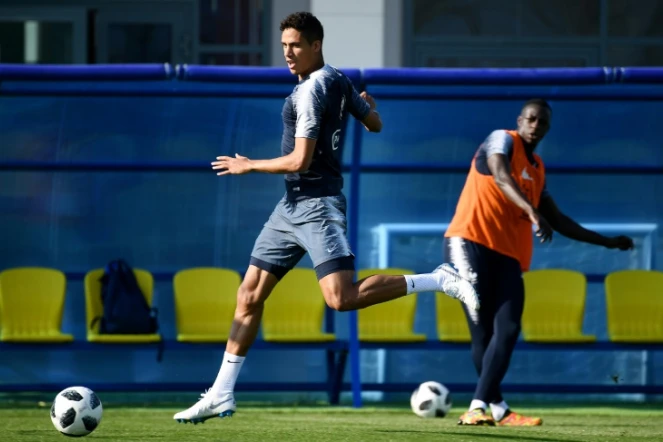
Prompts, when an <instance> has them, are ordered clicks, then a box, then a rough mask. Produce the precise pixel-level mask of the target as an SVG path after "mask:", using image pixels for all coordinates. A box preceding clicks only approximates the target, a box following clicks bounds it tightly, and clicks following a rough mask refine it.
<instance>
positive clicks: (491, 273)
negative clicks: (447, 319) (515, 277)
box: [444, 237, 496, 338]
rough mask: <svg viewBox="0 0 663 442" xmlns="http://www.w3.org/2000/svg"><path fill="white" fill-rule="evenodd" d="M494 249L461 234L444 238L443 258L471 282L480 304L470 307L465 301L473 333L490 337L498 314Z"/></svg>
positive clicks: (477, 335)
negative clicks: (474, 307) (495, 294)
mask: <svg viewBox="0 0 663 442" xmlns="http://www.w3.org/2000/svg"><path fill="white" fill-rule="evenodd" d="M494 254H495V252H493V251H492V250H490V249H488V248H486V247H484V246H482V245H480V244H477V243H475V242H473V241H469V240H466V239H464V238H460V237H452V238H445V239H444V262H447V263H450V264H453V266H454V267H455V268H456V269H457V270H458V273H459V274H460V275H461V276H462V277H463V278H465V279H467V280H468V281H470V282H471V283H472V285H473V286H474V289H475V290H476V292H477V294H478V296H479V300H480V301H481V308H480V309H479V311H478V312H476V311H474V310H472V311H470V310H469V309H468V308H467V306H466V305H465V304H462V306H463V310H464V311H465V316H466V317H467V321H468V325H469V327H470V331H471V332H472V336H476V337H481V336H485V337H486V338H490V335H491V334H492V330H493V321H494V318H495V296H494V292H495V277H496V270H495V269H494V268H493V265H492V261H493V259H494Z"/></svg>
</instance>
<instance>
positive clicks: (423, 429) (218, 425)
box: [0, 403, 663, 442]
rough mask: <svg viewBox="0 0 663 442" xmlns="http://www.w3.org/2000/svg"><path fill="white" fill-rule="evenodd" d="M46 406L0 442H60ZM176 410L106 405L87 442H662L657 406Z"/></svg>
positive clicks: (5, 412)
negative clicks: (516, 415)
mask: <svg viewBox="0 0 663 442" xmlns="http://www.w3.org/2000/svg"><path fill="white" fill-rule="evenodd" d="M49 407H50V404H44V403H42V404H41V406H37V405H34V406H20V407H13V406H11V405H7V404H4V405H3V406H2V407H1V408H0V422H1V423H2V424H1V425H0V441H2V442H13V441H30V442H37V441H58V440H60V441H63V440H70V439H69V438H65V437H64V436H62V435H60V434H59V433H58V432H57V431H56V430H55V428H54V427H53V425H52V424H51V421H50V416H49ZM179 410H180V408H175V407H168V408H166V407H159V406H154V407H148V406H145V407H125V406H120V405H118V406H114V405H110V404H109V405H108V406H107V407H105V409H104V415H103V420H102V422H101V424H100V426H99V427H98V428H97V429H96V430H95V431H94V433H92V434H91V435H89V436H87V437H86V438H85V440H89V441H94V440H98V441H142V442H145V441H148V442H149V441H155V442H156V441H159V442H168V441H174V442H175V441H176V442H196V441H215V442H216V441H260V442H262V441H287V442H297V441H307V442H318V441H353V442H355V441H447V440H448V441H455V442H477V441H478V442H483V441H502V442H508V441H514V442H515V441H534V442H536V441H545V442H548V441H549V442H557V441H559V442H563V441H567V442H593V441H596V442H599V441H600V442H609V441H619V442H628V441H639V442H641V441H661V440H663V408H662V407H660V404H658V405H657V404H651V405H615V406H584V407H580V406H558V405H554V406H552V405H551V406H546V407H541V406H538V407H537V408H533V407H527V408H519V409H517V411H520V412H523V413H530V414H535V415H538V416H541V417H542V418H543V420H544V424H543V426H542V427H538V428H502V427H491V428H488V427H476V428H475V427H465V426H458V425H457V424H456V422H457V419H458V416H459V415H460V413H462V412H463V411H464V410H463V409H461V408H454V409H453V410H452V412H451V414H450V415H449V416H448V417H446V418H442V419H421V418H418V417H416V416H415V415H414V414H412V413H411V412H410V410H409V407H408V406H407V404H402V405H397V406H384V407H364V408H361V409H352V408H348V407H325V406H301V407H299V406H298V407H289V406H256V405H254V404H252V405H250V406H242V404H241V403H240V404H239V409H238V413H237V414H235V416H234V417H232V418H225V419H211V420H209V421H207V422H206V423H205V424H198V425H195V426H194V425H192V424H186V425H184V424H177V423H175V422H174V421H173V420H172V415H173V414H174V413H175V412H176V411H179Z"/></svg>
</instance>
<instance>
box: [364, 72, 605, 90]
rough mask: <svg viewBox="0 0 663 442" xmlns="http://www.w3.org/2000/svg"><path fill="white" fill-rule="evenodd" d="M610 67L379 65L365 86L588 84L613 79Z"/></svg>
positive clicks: (369, 75)
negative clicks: (423, 66)
mask: <svg viewBox="0 0 663 442" xmlns="http://www.w3.org/2000/svg"><path fill="white" fill-rule="evenodd" d="M614 78H615V73H614V69H613V68H577V69H568V68H541V69H537V68H534V69H522V68H506V69H491V68H486V69H471V68H382V69H365V70H364V81H365V82H366V84H367V85H371V86H375V85H400V86H402V85H408V84H410V85H416V86H442V85H459V86H467V85H519V86H523V85H555V86H559V85H565V84H568V85H576V86H577V85H590V84H607V83H611V82H613V81H614Z"/></svg>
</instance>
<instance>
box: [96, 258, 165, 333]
mask: <svg viewBox="0 0 663 442" xmlns="http://www.w3.org/2000/svg"><path fill="white" fill-rule="evenodd" d="M133 270H134V275H136V280H137V282H138V287H139V288H140V291H141V292H143V295H144V296H145V299H146V300H147V304H148V305H150V306H151V305H152V295H153V291H154V279H153V278H152V274H151V273H150V272H148V271H147V270H142V269H133ZM103 274H104V269H95V270H90V271H89V272H88V273H87V274H86V275H85V317H86V320H87V340H88V341H89V342H96V343H104V344H148V343H156V342H160V341H161V336H160V335H159V334H158V333H151V334H139V335H121V334H102V333H99V325H100V324H99V321H96V323H95V324H94V326H93V325H92V322H93V320H94V319H95V318H98V317H101V316H103V314H104V306H103V304H102V303H101V281H100V278H101V277H102V276H103Z"/></svg>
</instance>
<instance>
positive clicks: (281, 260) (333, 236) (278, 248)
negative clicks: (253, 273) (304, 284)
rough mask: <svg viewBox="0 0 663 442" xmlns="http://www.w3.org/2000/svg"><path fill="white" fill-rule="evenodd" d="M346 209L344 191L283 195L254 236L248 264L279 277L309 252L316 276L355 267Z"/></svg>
mask: <svg viewBox="0 0 663 442" xmlns="http://www.w3.org/2000/svg"><path fill="white" fill-rule="evenodd" d="M345 213H346V200H345V196H343V195H338V196H324V197H320V198H309V199H305V200H301V201H288V200H287V199H286V198H285V197H284V198H283V199H281V201H279V203H278V204H277V205H276V208H275V209H274V211H273V212H272V215H271V216H270V217H269V220H268V221H267V222H266V223H265V225H264V227H263V229H262V231H261V232H260V235H258V239H256V242H255V245H254V246H253V252H251V265H254V266H256V267H258V268H260V269H262V270H265V271H268V272H270V273H272V274H274V275H275V276H276V277H277V278H279V279H281V278H282V277H283V276H284V275H285V274H286V273H288V271H289V270H290V269H292V268H293V267H295V266H296V265H297V263H298V262H299V260H300V259H302V257H303V256H304V254H306V253H308V254H309V256H310V257H311V260H312V261H313V265H314V267H315V271H316V274H317V277H318V279H322V278H323V277H325V276H327V275H329V274H331V273H335V272H337V271H340V270H354V254H353V253H352V251H351V250H350V244H349V243H348V239H347V237H346V232H347V221H346V216H345Z"/></svg>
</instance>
